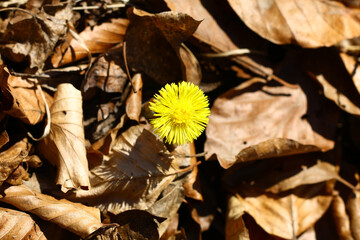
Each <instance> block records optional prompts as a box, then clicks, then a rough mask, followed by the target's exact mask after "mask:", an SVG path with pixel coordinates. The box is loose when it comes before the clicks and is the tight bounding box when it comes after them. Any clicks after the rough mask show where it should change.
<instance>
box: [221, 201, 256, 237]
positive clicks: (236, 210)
mask: <svg viewBox="0 0 360 240" xmlns="http://www.w3.org/2000/svg"><path fill="white" fill-rule="evenodd" d="M244 214H245V208H243V207H242V206H241V205H239V200H238V199H237V197H236V196H230V198H229V200H228V210H227V214H226V225H225V238H226V240H250V236H249V232H248V230H247V228H246V226H245V223H244V220H243V219H242V216H243V215H244Z"/></svg>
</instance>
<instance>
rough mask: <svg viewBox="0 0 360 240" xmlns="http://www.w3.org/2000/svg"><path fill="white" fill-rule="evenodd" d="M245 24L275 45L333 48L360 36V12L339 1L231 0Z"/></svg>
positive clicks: (232, 5)
mask: <svg viewBox="0 0 360 240" xmlns="http://www.w3.org/2000/svg"><path fill="white" fill-rule="evenodd" d="M228 2H229V4H230V5H231V7H232V8H233V9H234V11H235V12H236V13H237V14H238V16H239V17H240V18H241V19H242V20H243V21H244V23H245V24H246V25H247V26H248V27H249V28H250V29H252V30H253V31H255V32H256V33H257V34H259V35H260V36H261V37H263V38H265V39H268V40H270V41H272V42H274V43H276V44H290V43H296V44H298V45H300V46H302V47H308V48H317V47H323V46H327V47H328V46H332V45H334V44H336V43H338V42H340V41H341V40H344V39H348V38H354V37H357V36H359V35H360V25H359V22H360V20H359V18H358V16H357V15H358V14H359V10H358V9H355V8H347V7H345V6H344V5H343V4H342V3H340V2H338V1H322V0H314V1H308V0H296V1H287V0H271V1H270V0H263V1H248V0H228Z"/></svg>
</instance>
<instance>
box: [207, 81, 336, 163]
mask: <svg viewBox="0 0 360 240" xmlns="http://www.w3.org/2000/svg"><path fill="white" fill-rule="evenodd" d="M260 80H261V79H260ZM263 81H264V80H263ZM307 105H308V102H307V95H305V93H304V92H303V90H302V89H301V88H300V87H299V88H295V89H294V88H288V87H284V86H270V85H268V84H264V83H263V82H262V81H258V80H257V79H256V78H255V79H252V80H250V83H249V82H244V83H242V84H240V85H239V86H237V87H235V88H233V89H231V90H229V91H228V92H226V93H224V94H223V95H221V96H220V97H218V98H217V99H216V100H215V103H214V105H213V107H212V108H211V115H210V117H209V124H208V127H207V129H206V135H207V140H206V142H205V152H207V155H206V158H210V157H211V156H212V155H213V154H216V156H217V158H218V160H219V162H220V164H221V166H222V167H224V168H229V167H230V166H232V165H233V164H234V163H236V161H238V160H239V161H247V157H248V158H249V160H254V159H255V157H256V158H266V157H270V156H274V155H275V156H282V155H289V154H295V153H296V154H299V153H303V152H309V151H316V150H319V149H320V150H322V151H326V150H329V149H332V148H333V146H334V141H333V139H332V138H329V137H328V136H326V137H325V136H323V135H322V134H320V133H318V132H316V131H314V129H316V128H315V127H317V126H314V125H311V124H310V122H309V121H308V120H307V118H304V117H303V116H305V115H306V114H311V113H307V111H308V106H307ZM315 124H317V123H315ZM333 137H335V136H333ZM276 139H280V140H276ZM282 139H284V140H282ZM266 141H268V142H266ZM257 144H259V146H260V147H264V149H259V147H254V146H255V145H257ZM248 147H253V148H252V149H251V148H248ZM247 148H248V149H247ZM244 150H245V152H243V153H241V152H242V151H244ZM265 150H266V151H265ZM267 154H268V155H267Z"/></svg>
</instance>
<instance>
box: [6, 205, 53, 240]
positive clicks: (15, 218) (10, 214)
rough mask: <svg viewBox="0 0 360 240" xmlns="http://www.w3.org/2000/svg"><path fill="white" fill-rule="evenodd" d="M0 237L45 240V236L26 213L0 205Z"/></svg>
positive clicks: (14, 239)
mask: <svg viewBox="0 0 360 240" xmlns="http://www.w3.org/2000/svg"><path fill="white" fill-rule="evenodd" d="M0 239H3V240H23V239H33V240H46V237H45V236H44V233H43V232H42V231H41V229H40V228H39V226H38V225H37V224H36V223H35V222H34V220H33V219H32V218H31V217H30V216H29V215H28V214H26V213H24V212H20V211H15V210H12V209H7V208H2V207H0Z"/></svg>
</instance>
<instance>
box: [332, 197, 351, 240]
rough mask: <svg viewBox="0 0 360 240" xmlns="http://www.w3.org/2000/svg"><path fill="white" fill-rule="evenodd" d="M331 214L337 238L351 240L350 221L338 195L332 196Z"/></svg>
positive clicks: (342, 201)
mask: <svg viewBox="0 0 360 240" xmlns="http://www.w3.org/2000/svg"><path fill="white" fill-rule="evenodd" d="M332 212H333V216H334V221H335V226H336V231H337V233H338V235H339V238H340V239H348V240H351V239H353V237H352V236H351V230H350V220H349V216H348V215H347V213H346V208H345V203H344V200H343V199H342V198H341V197H340V196H339V195H335V196H334V199H333V202H332Z"/></svg>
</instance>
